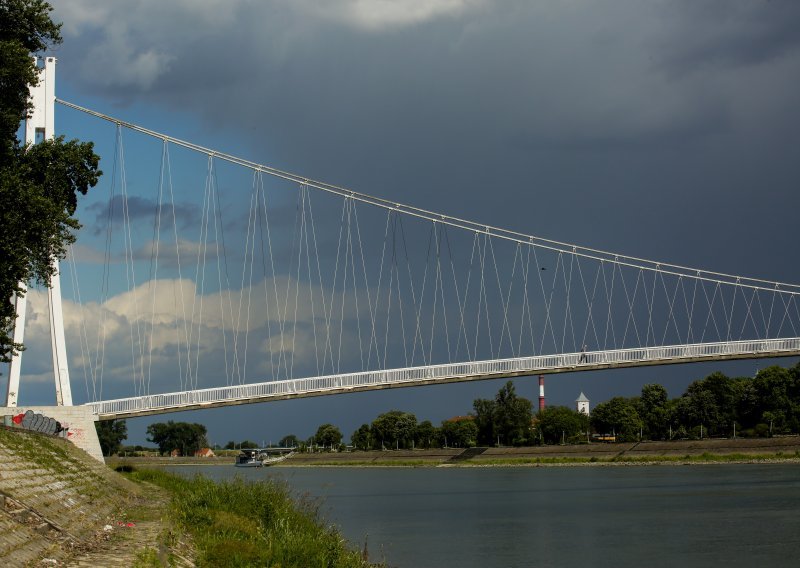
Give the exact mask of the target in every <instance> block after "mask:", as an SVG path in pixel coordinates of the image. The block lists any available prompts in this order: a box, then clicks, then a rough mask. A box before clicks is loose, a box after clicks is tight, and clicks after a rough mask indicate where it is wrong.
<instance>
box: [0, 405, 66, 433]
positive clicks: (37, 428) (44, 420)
mask: <svg viewBox="0 0 800 568" xmlns="http://www.w3.org/2000/svg"><path fill="white" fill-rule="evenodd" d="M3 422H4V423H5V424H6V425H7V426H16V427H18V428H25V429H26V430H32V431H34V432H41V433H42V434H50V435H62V436H64V435H66V434H67V430H68V428H65V427H64V426H62V424H61V422H59V421H58V420H55V419H54V418H50V417H48V416H44V415H42V414H38V413H36V412H34V411H32V410H28V411H27V412H25V413H20V414H17V415H14V416H4V417H3Z"/></svg>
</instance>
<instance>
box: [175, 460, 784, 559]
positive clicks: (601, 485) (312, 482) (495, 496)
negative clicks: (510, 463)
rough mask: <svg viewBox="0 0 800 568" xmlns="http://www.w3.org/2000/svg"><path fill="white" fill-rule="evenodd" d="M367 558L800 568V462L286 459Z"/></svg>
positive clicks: (272, 473) (263, 472)
mask: <svg viewBox="0 0 800 568" xmlns="http://www.w3.org/2000/svg"><path fill="white" fill-rule="evenodd" d="M168 469H169V470H171V471H173V472H177V473H180V474H182V475H194V474H196V473H202V474H203V475H206V476H208V477H211V478H214V479H223V478H229V477H232V476H234V475H241V476H243V477H246V478H250V479H264V478H269V477H277V478H282V479H285V480H286V481H287V482H288V483H289V484H290V485H291V487H292V488H293V490H294V491H296V492H299V493H308V494H310V495H312V496H314V497H320V498H322V499H323V506H322V510H323V512H324V515H325V517H326V518H327V519H328V520H329V521H331V522H333V523H335V524H337V525H338V526H339V527H340V529H341V530H342V532H343V534H344V535H345V536H346V537H347V538H348V539H349V540H350V541H352V542H353V545H354V546H356V547H358V548H362V547H363V546H364V539H365V536H366V537H367V539H368V548H369V553H370V560H373V561H377V560H383V559H385V560H386V562H387V563H388V565H389V566H393V567H394V566H398V567H405V568H412V567H414V568H417V567H419V568H427V567H431V568H442V567H449V566H453V567H459V568H472V567H475V568H477V567H481V568H489V567H503V568H506V567H523V566H542V567H548V566H598V567H605V566H608V567H628V566H630V567H633V566H636V567H639V566H681V567H685V568H689V567H694V566H725V567H726V568H728V567H732V566H747V567H748V568H750V567H753V566H771V567H777V566H797V565H798V558H799V557H800V465H797V464H766V465H763V464H762V465H759V464H742V465H738V464H720V465H692V466H639V467H549V468H548V467H496V468H349V467H323V468H291V467H280V468H278V467H275V468H263V469H236V468H234V467H233V466H231V467H222V466H173V467H170V468H168Z"/></svg>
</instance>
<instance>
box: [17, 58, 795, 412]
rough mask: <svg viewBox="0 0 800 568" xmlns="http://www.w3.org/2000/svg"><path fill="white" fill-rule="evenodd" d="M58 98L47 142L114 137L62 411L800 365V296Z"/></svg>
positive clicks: (62, 380) (40, 101)
mask: <svg viewBox="0 0 800 568" xmlns="http://www.w3.org/2000/svg"><path fill="white" fill-rule="evenodd" d="M50 59H52V58H48V63H46V65H45V68H44V70H43V73H44V74H45V75H46V74H47V73H48V72H49V71H48V65H49V60H50ZM53 64H54V61H53ZM52 85H53V80H52V79H49V80H45V81H43V83H42V85H41V86H40V87H38V88H37V89H34V91H35V92H34V93H33V95H34V100H35V101H36V102H37V109H36V111H35V112H34V115H33V117H32V118H31V119H29V121H28V122H29V125H28V129H27V130H28V132H29V133H31V136H32V138H31V140H33V137H34V136H35V135H36V134H37V133H38V134H40V135H42V136H43V137H48V138H49V137H50V136H53V134H54V132H55V131H54V119H53V116H54V114H55V111H54V110H53V109H54V108H55V104H56V103H58V105H59V106H58V108H59V109H62V110H63V111H64V112H70V113H78V114H80V115H81V116H85V117H86V119H87V120H92V121H96V122H97V123H98V124H99V125H104V127H105V128H106V132H107V133H108V137H107V138H108V140H106V141H101V140H95V142H96V143H97V145H98V148H100V147H101V145H103V146H104V147H105V148H106V149H105V150H104V151H103V152H102V153H101V155H102V158H103V169H104V170H105V172H106V173H105V175H104V177H103V180H102V183H101V186H98V188H96V189H95V190H94V191H93V192H91V194H90V195H89V196H88V197H87V199H86V200H85V201H84V202H83V203H82V205H81V210H80V212H79V215H80V219H81V220H82V222H83V224H84V228H83V229H82V231H81V232H80V233H79V234H78V235H77V237H78V238H77V242H76V244H75V245H74V246H73V247H72V248H71V249H70V252H69V256H68V259H67V262H65V263H63V264H62V266H61V267H60V276H59V277H58V278H56V279H55V281H54V282H53V283H52V284H53V285H52V286H51V287H50V288H49V305H50V316H49V318H48V321H49V322H50V337H51V343H52V352H53V361H54V363H53V367H54V373H55V380H56V393H57V399H58V404H63V405H67V406H68V405H71V404H72V391H73V390H75V391H76V392H81V395H80V396H82V397H83V398H84V399H85V401H84V402H83V403H82V404H83V405H85V406H87V407H89V408H90V409H91V412H92V413H93V414H94V416H95V417H96V418H97V419H101V420H103V419H111V418H126V417H135V416H142V415H149V414H160V413H166V412H173V411H181V410H188V409H197V408H209V407H219V406H230V405H238V404H246V403H255V402H264V401H269V400H280V399H288V398H296V397H308V396H322V395H332V394H340V393H348V392H356V391H366V390H375V389H386V388H395V387H409V386H422V385H432V384H442V383H449V382H459V381H471V380H481V379H494V378H501V377H515V376H525V375H538V374H548V373H560V372H575V371H593V370H599V369H611V368H621V367H634V366H646V365H667V364H674V363H685V362H694V361H718V360H728V359H745V358H748V359H752V358H764V357H770V358H772V357H786V356H796V355H800V307H798V300H800V298H799V297H798V296H800V286H798V285H795V284H790V283H781V282H774V281H770V280H766V279H759V278H752V277H746V276H742V275H734V274H725V273H719V272H714V271H710V270H705V269H699V268H693V267H686V266H680V265H676V264H671V263H666V262H658V261H654V260H648V259H643V258H636V257H632V256H627V255H624V254H619V253H613V252H608V251H603V250H598V249H595V248H591V247H586V246H579V245H575V244H570V243H564V242H559V241H554V240H549V239H546V238H542V237H538V236H534V235H529V234H524V233H522V232H517V231H512V230H507V229H503V228H499V227H493V226H487V225H485V224H481V223H480V222H474V221H470V220H466V219H460V218H457V217H453V216H449V215H446V214H441V213H436V212H432V211H428V210H425V209H422V208H419V207H414V206H411V205H407V204H403V203H400V202H394V201H389V200H386V199H381V198H378V197H374V196H371V195H369V194H367V193H360V192H356V191H353V190H349V189H346V188H342V187H338V186H335V185H331V184H328V183H323V182H320V181H315V180H312V179H309V178H307V177H304V176H302V175H296V174H293V173H290V172H286V171H282V170H279V169H276V168H273V167H270V166H267V165H264V164H259V163H256V162H253V161H249V160H245V159H242V158H239V157H236V156H233V155H230V154H227V153H224V152H220V151H217V150H214V149H210V148H205V147H202V146H200V145H197V144H194V143H191V142H187V141H184V140H180V139H177V138H174V137H171V136H169V135H168V134H165V133H160V132H155V131H153V130H150V129H147V128H143V127H141V126H138V125H135V124H131V123H128V122H125V121H123V120H121V119H119V118H115V117H111V116H108V115H105V114H102V113H99V112H96V111H93V110H90V109H87V108H83V107H81V106H79V105H76V104H73V103H71V102H67V101H62V100H57V99H55V95H54V92H53V87H52ZM48 89H49V90H48ZM43 109H44V110H43ZM37 121H38V122H37ZM131 149H133V151H131ZM61 277H63V278H64V280H65V282H64V290H65V293H64V298H63V300H62V298H61V295H62V294H61V286H62V284H61V282H60V278H61ZM68 292H71V298H69V293H68ZM17 302H18V314H19V315H18V320H17V321H18V327H19V335H17V336H16V337H19V338H21V337H22V335H21V334H22V331H23V330H24V321H25V307H24V306H25V303H24V300H23V301H20V299H18V300H17ZM62 302H63V307H62ZM62 311H63V313H62ZM65 329H66V332H65ZM65 337H69V338H70V346H69V347H70V349H69V353H70V358H69V364H68V363H67V360H68V359H67V350H66V342H65ZM20 364H21V357H17V358H15V360H14V361H13V362H12V365H11V369H10V373H9V383H8V385H9V386H8V392H7V404H6V406H16V404H17V397H18V393H19V377H20ZM70 368H71V369H72V371H73V376H82V380H81V379H80V378H78V379H72V380H70V372H69V369H70Z"/></svg>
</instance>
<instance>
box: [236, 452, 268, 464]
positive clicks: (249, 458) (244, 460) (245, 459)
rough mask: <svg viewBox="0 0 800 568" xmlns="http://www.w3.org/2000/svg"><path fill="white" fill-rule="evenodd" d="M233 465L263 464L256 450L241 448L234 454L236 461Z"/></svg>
mask: <svg viewBox="0 0 800 568" xmlns="http://www.w3.org/2000/svg"><path fill="white" fill-rule="evenodd" d="M233 465H235V466H236V467H261V466H263V465H264V464H263V463H262V462H261V458H260V457H259V455H258V451H257V450H242V451H241V453H240V454H239V455H238V456H236V461H235V462H234V463H233Z"/></svg>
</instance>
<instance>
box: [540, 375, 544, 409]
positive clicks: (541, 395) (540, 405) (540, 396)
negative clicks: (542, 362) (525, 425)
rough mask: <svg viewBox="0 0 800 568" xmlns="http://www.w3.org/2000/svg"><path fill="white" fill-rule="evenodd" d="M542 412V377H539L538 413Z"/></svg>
mask: <svg viewBox="0 0 800 568" xmlns="http://www.w3.org/2000/svg"><path fill="white" fill-rule="evenodd" d="M542 410H544V375H539V412H541V411H542Z"/></svg>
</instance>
